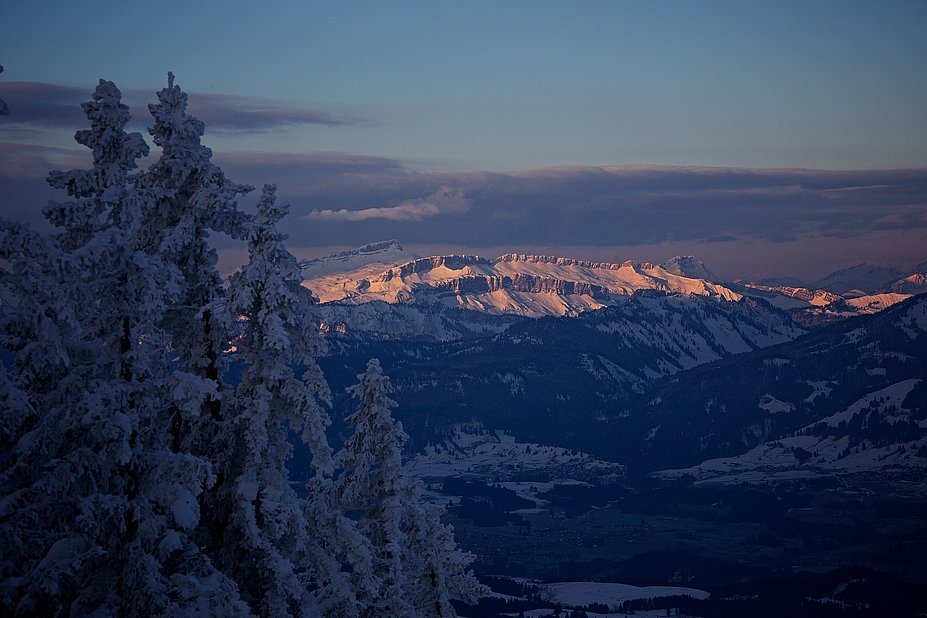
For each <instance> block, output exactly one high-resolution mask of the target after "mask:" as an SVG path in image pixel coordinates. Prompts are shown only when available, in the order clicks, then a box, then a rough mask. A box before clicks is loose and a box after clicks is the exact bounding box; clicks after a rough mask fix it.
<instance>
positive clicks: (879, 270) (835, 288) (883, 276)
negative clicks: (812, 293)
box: [810, 264, 904, 296]
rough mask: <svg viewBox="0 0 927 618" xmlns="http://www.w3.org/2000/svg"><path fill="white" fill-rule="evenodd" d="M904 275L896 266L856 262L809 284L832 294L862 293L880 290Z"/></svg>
mask: <svg viewBox="0 0 927 618" xmlns="http://www.w3.org/2000/svg"><path fill="white" fill-rule="evenodd" d="M903 275H904V273H903V272H901V271H899V270H898V269H897V268H891V267H888V266H876V265H874V264H857V265H856V266H851V267H850V268H844V269H842V270H838V271H836V272H832V273H831V274H829V275H827V276H826V277H824V278H823V279H819V280H818V281H815V282H814V283H813V284H811V286H810V287H811V288H813V289H820V290H827V291H828V292H833V293H834V294H840V295H846V293H847V292H850V291H853V290H859V291H860V294H855V295H856V296H860V295H862V294H872V293H873V292H878V291H881V290H883V289H885V288H887V287H888V286H889V285H891V283H892V282H894V281H897V280H898V279H899V278H901V277H902V276H903Z"/></svg>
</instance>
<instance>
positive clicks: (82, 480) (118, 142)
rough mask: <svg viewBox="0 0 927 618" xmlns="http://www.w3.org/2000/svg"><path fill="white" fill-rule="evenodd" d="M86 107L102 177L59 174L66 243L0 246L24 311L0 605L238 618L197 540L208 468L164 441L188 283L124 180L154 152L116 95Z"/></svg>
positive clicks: (16, 241)
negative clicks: (170, 324) (175, 329)
mask: <svg viewBox="0 0 927 618" xmlns="http://www.w3.org/2000/svg"><path fill="white" fill-rule="evenodd" d="M83 107H84V111H85V113H86V115H87V118H88V119H89V120H90V122H91V127H90V129H86V130H81V131H78V132H77V134H76V135H75V139H76V140H77V141H78V142H79V143H81V144H83V145H85V146H87V147H88V148H90V149H91V150H92V152H93V162H94V164H93V167H92V168H91V169H88V170H72V171H68V172H53V173H52V174H50V176H49V182H50V183H51V184H52V185H53V186H55V187H58V188H63V189H66V190H67V192H68V194H69V195H70V196H71V197H72V198H73V199H72V200H70V201H67V202H60V203H58V202H55V203H51V204H49V206H48V207H46V209H45V214H46V216H47V218H48V219H49V220H50V221H51V222H52V223H53V224H55V225H56V226H57V227H59V228H60V229H61V232H60V233H59V234H58V235H57V236H56V237H55V238H53V239H50V240H44V239H40V238H36V237H26V235H24V234H23V233H22V232H21V231H20V230H18V229H17V228H16V227H15V226H10V225H5V226H4V227H3V235H4V236H3V242H2V243H0V246H2V247H3V258H4V259H6V260H8V262H9V264H10V268H9V270H8V271H7V273H6V274H7V275H8V276H6V277H4V284H5V286H6V288H7V289H6V291H7V292H9V297H10V298H13V299H14V300H13V301H12V305H13V307H12V309H11V310H10V312H9V314H8V315H7V319H6V320H5V322H4V324H3V334H4V340H3V345H4V347H5V348H6V349H8V350H11V351H13V352H14V353H15V354H16V356H15V361H14V366H13V376H12V379H10V380H4V381H3V382H4V383H3V385H2V386H3V387H4V388H5V389H6V390H7V392H8V393H9V394H8V395H7V397H8V398H10V399H12V400H13V401H14V402H15V403H17V404H18V405H19V406H20V409H19V410H18V418H19V421H18V422H16V423H14V425H13V432H12V435H10V436H8V437H7V436H5V438H7V439H5V440H4V441H5V442H7V440H8V442H7V443H8V444H10V448H9V450H8V451H6V452H5V453H4V456H5V459H6V461H5V462H4V463H5V471H4V482H3V483H2V488H3V489H2V491H3V498H2V502H0V529H2V536H0V543H2V554H3V557H4V560H3V564H2V568H3V573H2V579H3V581H2V584H0V590H2V600H0V603H2V604H3V606H4V607H6V609H7V610H8V611H15V612H16V613H21V614H26V615H36V614H37V615H61V614H69V615H84V614H91V613H93V614H96V615H105V616H106V615H112V616H118V615H151V614H183V613H186V612H188V613H193V612H195V611H197V609H198V608H200V609H202V608H204V607H211V608H216V609H218V608H222V610H224V611H228V612H229V613H231V614H242V613H244V612H246V610H247V608H246V607H245V606H244V605H243V604H242V603H241V602H240V601H239V600H238V595H237V591H236V589H235V586H234V583H233V582H232V581H231V580H229V579H228V578H227V577H225V576H224V575H223V574H222V573H220V572H218V571H217V570H216V569H215V568H213V566H212V564H211V562H210V560H209V559H208V558H207V557H206V556H204V555H203V554H202V553H201V552H200V551H199V548H198V546H197V545H196V543H194V542H193V541H192V539H191V536H190V533H191V532H192V531H193V530H194V529H195V527H196V525H197V523H198V519H199V513H198V505H197V497H198V496H199V495H200V494H202V492H203V491H204V490H205V489H206V488H207V487H208V486H210V485H211V484H212V483H213V481H214V478H213V475H212V472H211V467H210V465H209V462H208V461H206V460H203V459H200V458H197V457H193V456H190V455H189V454H186V453H179V452H175V451H173V450H172V449H171V448H170V444H169V441H168V439H167V438H168V434H167V432H165V431H164V429H163V428H164V427H165V426H167V425H168V423H169V418H168V411H169V410H170V409H171V408H172V407H173V406H175V405H178V404H180V405H183V403H184V401H183V400H184V399H185V398H181V401H179V402H178V401H172V399H173V395H174V394H175V393H176V392H177V389H176V386H177V385H176V383H175V381H174V380H173V376H172V373H171V371H170V359H169V358H168V357H167V355H166V350H168V349H169V346H168V344H169V339H168V337H167V336H166V333H164V332H163V331H162V330H161V329H160V328H159V327H158V324H159V323H160V321H161V320H162V318H163V314H164V311H165V307H166V304H167V302H168V301H169V299H171V298H172V296H173V294H174V293H175V291H176V286H177V281H178V273H177V270H176V269H175V268H172V267H171V266H170V265H169V264H166V263H165V262H164V261H163V260H161V259H160V257H159V256H158V255H151V254H149V253H147V252H144V251H141V250H139V249H138V247H137V242H136V241H137V239H138V232H139V229H140V225H141V221H142V220H143V219H144V216H145V208H146V207H147V205H148V202H147V201H146V200H145V199H144V195H143V194H140V193H139V192H137V191H136V190H135V189H134V188H133V187H132V184H131V180H130V173H131V172H132V170H134V168H135V167H136V160H137V159H138V158H140V157H141V156H144V155H145V154H147V150H148V149H147V146H146V145H145V143H144V141H143V140H142V139H141V136H140V135H139V134H138V133H126V132H125V129H124V128H125V125H126V123H127V122H128V120H129V112H128V108H127V107H126V106H125V105H124V104H122V102H121V93H120V92H119V90H118V89H117V88H116V86H115V85H114V84H112V83H111V82H106V81H103V80H101V81H100V84H99V85H98V86H97V88H96V90H95V92H94V94H93V99H92V100H91V101H90V102H88V103H85V104H84V105H83ZM27 272H28V273H29V274H26V273H27ZM40 286H41V288H40ZM187 386H189V385H187Z"/></svg>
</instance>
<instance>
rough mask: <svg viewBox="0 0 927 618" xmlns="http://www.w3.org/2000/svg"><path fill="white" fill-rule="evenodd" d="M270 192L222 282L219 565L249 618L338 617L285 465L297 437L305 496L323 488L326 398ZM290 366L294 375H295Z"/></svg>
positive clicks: (279, 212)
mask: <svg viewBox="0 0 927 618" xmlns="http://www.w3.org/2000/svg"><path fill="white" fill-rule="evenodd" d="M275 191H276V187H274V186H273V185H265V186H264V190H263V193H262V195H261V199H260V201H259V202H258V207H257V208H258V212H257V217H256V219H255V221H254V225H253V227H252V229H251V234H250V237H249V239H248V253H249V261H248V264H247V265H246V266H245V267H244V268H242V270H241V271H239V272H237V273H235V274H234V275H233V276H232V277H231V279H230V283H229V298H228V301H229V302H228V310H229V311H230V312H231V314H232V315H234V316H239V317H240V318H241V319H242V320H243V321H244V331H243V333H242V334H241V336H240V337H238V338H237V339H236V341H235V345H236V347H237V354H236V356H237V361H238V362H239V363H240V364H241V365H242V375H241V381H240V382H239V384H238V385H237V386H236V387H235V391H234V395H233V399H232V401H233V403H232V406H233V408H234V416H233V417H231V418H230V419H229V420H228V422H227V423H226V426H225V427H224V429H223V432H224V433H226V434H227V435H229V436H234V441H233V448H232V449H230V450H228V451H226V452H224V453H221V454H220V456H221V457H222V459H220V461H219V464H218V465H219V468H220V469H222V470H223V471H225V473H226V474H228V475H229V479H230V482H229V484H228V486H227V488H226V489H225V490H224V492H223V500H227V501H228V503H229V504H230V505H231V507H230V511H231V513H230V517H229V522H228V526H227V527H226V529H225V532H224V538H225V543H224V548H223V550H222V551H221V552H220V554H219V563H220V564H221V565H222V566H223V568H224V569H225V570H226V572H228V573H231V574H233V576H234V577H235V579H236V580H237V581H238V582H239V585H240V586H241V589H242V592H243V593H244V595H245V598H246V599H247V600H248V601H249V603H251V606H252V608H253V609H254V611H255V612H256V613H259V614H261V615H265V616H282V615H306V616H309V615H321V614H322V613H323V612H334V613H335V614H337V615H348V614H350V613H351V608H352V607H353V605H354V599H353V594H352V593H351V591H350V588H349V587H348V584H347V581H346V575H345V574H343V573H342V572H341V564H340V563H339V562H338V561H337V560H335V559H334V556H332V555H330V553H328V551H327V550H326V549H325V548H324V547H323V546H324V545H326V544H327V545H330V544H331V539H330V538H329V541H328V543H326V542H325V539H324V538H322V537H323V535H324V534H325V531H326V527H325V526H322V525H318V522H314V521H311V520H310V519H309V517H308V515H309V514H310V513H312V512H313V510H312V509H310V508H308V507H307V506H306V505H305V503H304V501H302V500H300V499H299V498H298V497H297V495H296V492H295V491H294V490H293V488H292V486H291V484H290V482H289V477H288V471H287V467H286V464H287V462H288V460H289V459H290V457H291V456H292V452H293V448H292V445H291V444H290V442H289V435H290V432H298V433H299V434H300V435H301V436H302V440H303V441H304V442H305V443H306V444H307V445H308V447H309V451H310V453H311V455H312V467H313V475H314V477H315V478H314V479H313V481H312V485H313V488H314V493H310V495H309V498H308V499H309V501H314V500H322V501H323V502H324V504H326V505H327V504H329V501H326V496H325V495H323V493H325V492H330V489H329V486H330V483H329V482H326V479H327V478H329V477H330V470H331V450H330V447H329V445H328V441H327V438H326V436H325V428H326V427H327V426H328V424H329V417H328V414H327V413H326V412H325V410H324V409H323V408H322V406H321V405H320V404H321V403H322V402H326V403H327V402H328V401H329V400H330V396H329V391H328V385H327V384H326V382H325V379H324V378H323V376H322V372H321V370H320V369H319V367H318V365H317V364H316V362H315V356H316V355H317V354H318V352H319V349H320V346H321V338H320V335H319V329H318V323H317V320H316V319H314V317H313V315H312V314H311V313H310V309H311V305H312V303H313V299H312V295H311V293H310V292H309V290H308V289H306V288H304V287H303V286H302V285H301V282H302V275H301V269H300V267H299V263H298V261H297V260H296V258H295V256H293V255H292V254H291V253H290V252H289V251H288V250H287V249H286V246H285V245H284V240H285V239H286V235H285V234H283V233H281V232H280V231H279V230H278V228H277V224H278V223H279V221H280V220H281V219H282V218H283V216H284V215H285V214H286V212H287V209H288V206H287V205H285V204H284V205H278V204H277V202H276V199H275V195H274V193H275ZM297 367H298V370H297V369H296V368H297Z"/></svg>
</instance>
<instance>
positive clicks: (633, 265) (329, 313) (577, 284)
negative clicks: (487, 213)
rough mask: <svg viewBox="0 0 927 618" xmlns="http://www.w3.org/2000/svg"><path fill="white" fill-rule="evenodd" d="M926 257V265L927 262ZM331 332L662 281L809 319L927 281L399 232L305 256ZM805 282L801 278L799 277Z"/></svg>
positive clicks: (505, 310)
mask: <svg viewBox="0 0 927 618" xmlns="http://www.w3.org/2000/svg"><path fill="white" fill-rule="evenodd" d="M921 266H923V265H921ZM302 267H303V276H304V278H305V285H306V286H307V287H309V288H310V289H311V290H312V292H313V294H315V295H316V296H317V297H318V298H319V299H320V301H321V302H322V307H321V319H322V321H323V323H324V325H325V326H324V328H325V329H326V330H327V331H328V332H331V333H340V334H347V335H353V336H361V337H375V338H396V339H404V338H409V337H424V338H429V339H437V340H453V339H458V338H463V337H479V336H487V335H493V334H496V333H499V332H501V331H503V330H504V329H505V328H507V327H508V326H509V325H510V324H512V323H513V322H515V321H517V318H538V317H543V316H567V317H575V316H578V315H580V314H582V313H584V312H588V311H594V310H597V309H602V308H604V307H609V306H617V305H622V304H624V303H626V302H627V299H628V297H629V296H632V295H634V294H637V293H640V292H642V291H658V292H662V293H666V294H677V295H682V296H686V297H694V296H702V297H705V298H709V299H713V300H715V301H718V302H737V301H739V300H741V299H742V298H743V297H744V296H750V297H754V298H759V299H762V300H764V301H766V302H768V303H770V304H772V305H773V306H775V307H777V308H779V309H782V310H784V311H787V312H789V314H790V315H791V316H792V318H793V319H794V320H795V321H796V322H797V323H799V324H800V325H802V326H803V327H816V326H820V325H822V324H826V323H830V322H833V321H836V320H841V319H845V318H847V317H850V316H854V315H861V314H871V313H876V312H878V311H881V310H883V309H885V308H886V307H889V306H891V305H893V304H895V303H898V302H900V301H902V300H904V299H906V298H908V297H909V296H911V295H913V294H917V293H922V292H925V291H927V277H925V274H924V273H921V272H912V273H910V274H908V275H904V273H902V272H901V271H897V270H895V269H891V268H884V267H875V266H871V265H865V264H862V265H859V266H857V267H854V268H850V269H845V270H842V271H838V272H836V273H833V274H832V275H829V276H828V277H825V278H823V279H821V280H820V281H818V282H816V283H815V284H813V285H810V286H801V285H782V284H781V282H778V281H767V282H765V284H764V283H752V282H738V283H729V282H722V281H719V280H718V278H717V277H715V276H714V275H713V274H712V273H711V271H710V270H709V269H708V268H707V267H706V266H705V264H703V263H702V262H701V261H699V260H698V259H696V258H695V257H693V256H680V257H675V258H673V259H671V260H669V261H667V262H665V263H663V264H660V265H655V264H650V263H642V262H632V261H630V260H629V261H625V262H622V263H620V264H616V263H608V262H590V261H585V260H577V259H573V258H564V257H553V256H538V255H522V254H516V253H509V254H505V255H502V256H500V257H498V258H494V259H489V258H484V257H480V256H475V255H444V256H431V257H424V258H419V257H417V256H415V254H413V253H410V252H408V251H406V250H404V249H403V248H402V247H401V246H400V245H399V243H398V242H396V241H395V240H390V241H383V242H377V243H371V244H368V245H365V246H363V247H360V248H358V249H354V250H351V251H344V252H340V253H336V254H333V255H331V256H328V257H324V258H319V259H314V260H309V261H306V262H303V263H302ZM792 283H799V282H797V281H796V282H792Z"/></svg>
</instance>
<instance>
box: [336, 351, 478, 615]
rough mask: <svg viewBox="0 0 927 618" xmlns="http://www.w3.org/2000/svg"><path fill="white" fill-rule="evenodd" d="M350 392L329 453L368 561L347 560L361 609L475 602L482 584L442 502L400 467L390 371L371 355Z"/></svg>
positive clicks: (400, 435) (439, 607) (448, 609)
mask: <svg viewBox="0 0 927 618" xmlns="http://www.w3.org/2000/svg"><path fill="white" fill-rule="evenodd" d="M358 379H359V383H358V384H356V385H355V386H353V387H351V388H350V389H348V390H349V392H350V393H351V395H352V396H353V397H355V398H356V399H357V400H358V401H359V404H358V408H357V411H356V412H354V413H353V414H352V415H350V416H349V417H348V418H347V422H348V424H349V425H350V426H351V427H352V428H353V433H352V434H351V435H350V436H349V437H348V439H347V440H346V441H345V443H344V446H343V447H342V449H341V450H340V451H339V452H338V454H337V455H336V464H337V466H338V468H339V476H338V478H337V480H336V485H335V486H336V490H337V495H338V497H339V499H340V501H341V508H342V509H344V510H345V511H347V512H348V513H350V514H352V515H353V517H355V518H356V519H357V521H358V527H359V528H360V532H361V534H363V536H364V538H365V539H366V541H367V543H368V545H369V551H370V554H371V561H370V563H369V564H368V565H364V566H365V567H366V568H364V569H359V568H354V570H353V572H352V577H353V579H354V583H355V586H356V588H357V590H358V591H359V592H362V593H363V594H359V599H358V601H359V603H360V605H361V608H362V611H361V615H362V616H439V617H442V618H444V617H446V616H454V615H455V612H454V608H453V607H452V606H451V603H450V600H451V599H452V598H454V599H460V600H463V601H467V602H475V601H476V600H477V599H478V598H479V597H480V596H481V595H482V594H484V593H485V590H484V589H483V588H482V586H481V585H480V584H479V583H478V582H477V581H476V579H475V578H474V577H473V574H472V573H471V572H469V571H468V570H467V567H468V566H469V564H470V563H471V562H472V561H473V556H472V555H469V554H467V553H465V552H462V551H461V550H460V549H458V548H457V546H456V544H455V543H454V540H453V531H452V529H451V528H450V527H449V526H446V525H444V524H442V523H441V521H440V515H441V509H440V508H438V507H436V506H434V505H426V504H424V503H423V502H422V498H421V496H420V485H419V483H418V482H417V481H414V480H413V479H410V478H409V477H407V476H406V475H405V473H404V472H403V469H402V449H403V446H404V445H405V443H406V440H408V436H407V435H406V433H405V432H404V431H403V429H402V425H401V423H399V422H397V421H395V420H394V419H393V417H392V414H391V412H390V409H391V408H393V407H395V406H396V403H395V402H394V401H393V400H392V399H390V397H389V393H390V392H391V391H392V386H391V384H390V381H389V378H388V377H387V376H386V375H385V374H384V373H383V370H382V369H381V368H380V363H379V361H378V360H377V359H371V360H370V362H369V363H368V364H367V369H366V371H365V372H364V373H363V374H361V375H359V376H358Z"/></svg>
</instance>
